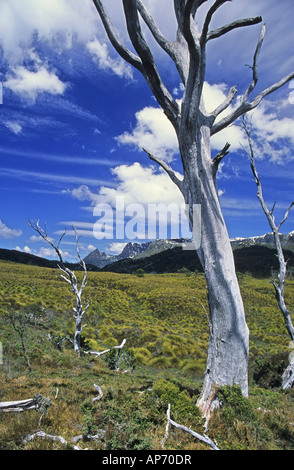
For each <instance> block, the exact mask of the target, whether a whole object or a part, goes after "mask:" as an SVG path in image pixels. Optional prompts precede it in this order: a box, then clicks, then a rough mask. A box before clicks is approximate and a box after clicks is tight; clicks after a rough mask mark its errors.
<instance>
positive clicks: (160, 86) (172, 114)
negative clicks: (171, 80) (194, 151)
mask: <svg viewBox="0 0 294 470" xmlns="http://www.w3.org/2000/svg"><path fill="white" fill-rule="evenodd" d="M123 6H124V12H125V17H126V22H127V28H128V33H129V37H130V39H131V41H132V44H133V46H134V48H135V50H136V52H137V54H138V55H139V57H140V59H141V61H142V64H143V68H142V70H141V72H142V74H143V76H144V78H145V79H146V81H147V83H148V85H149V87H150V89H151V91H152V93H153V94H154V96H155V98H156V99H157V101H158V103H159V105H160V106H161V107H162V109H163V111H164V113H165V114H166V115H167V117H168V118H169V120H170V121H171V123H172V124H173V126H174V127H176V126H177V120H178V117H179V114H180V110H179V106H178V104H177V102H176V101H175V100H174V98H173V97H172V95H171V94H170V92H169V91H168V89H167V88H166V86H165V85H164V83H163V81H162V79H161V77H160V74H159V72H158V69H157V65H156V63H155V61H154V58H153V55H152V53H151V50H150V49H149V47H148V45H147V43H146V41H145V39H144V36H143V34H142V30H141V26H140V22H139V16H138V10H137V1H136V0H123Z"/></svg>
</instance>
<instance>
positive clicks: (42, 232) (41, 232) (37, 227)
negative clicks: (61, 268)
mask: <svg viewBox="0 0 294 470" xmlns="http://www.w3.org/2000/svg"><path fill="white" fill-rule="evenodd" d="M28 224H29V226H30V227H31V228H32V229H33V230H35V231H36V232H37V233H38V234H39V235H40V237H42V238H43V240H45V241H46V242H47V243H49V245H51V246H52V248H53V249H54V250H55V252H56V253H57V256H58V258H59V260H60V263H61V265H64V261H63V258H62V253H61V250H60V249H59V245H60V243H61V240H62V239H63V237H64V236H65V234H66V230H65V231H64V232H63V234H62V235H61V237H60V238H59V241H58V244H57V246H56V245H54V243H53V242H52V241H51V240H50V238H49V237H48V235H47V232H46V229H43V228H42V227H41V226H40V222H39V220H35V221H31V220H28ZM45 227H46V226H45Z"/></svg>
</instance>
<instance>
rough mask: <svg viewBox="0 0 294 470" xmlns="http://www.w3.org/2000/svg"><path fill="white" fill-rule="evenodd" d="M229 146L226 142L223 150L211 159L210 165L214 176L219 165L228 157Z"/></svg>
mask: <svg viewBox="0 0 294 470" xmlns="http://www.w3.org/2000/svg"><path fill="white" fill-rule="evenodd" d="M230 146H231V144H229V143H228V142H227V143H226V145H225V146H224V148H223V149H222V150H221V151H220V152H219V153H218V154H217V155H216V156H215V157H214V158H213V159H212V164H213V166H214V172H215V174H216V172H217V170H218V167H219V164H220V162H221V161H222V159H223V158H225V157H226V156H227V155H228V153H229V148H230Z"/></svg>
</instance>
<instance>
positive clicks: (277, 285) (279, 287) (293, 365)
mask: <svg viewBox="0 0 294 470" xmlns="http://www.w3.org/2000/svg"><path fill="white" fill-rule="evenodd" d="M242 127H243V129H244V131H245V133H246V135H247V139H248V144H249V152H247V151H246V150H245V151H246V153H247V155H248V156H249V157H250V163H251V170H252V173H253V176H254V180H255V183H256V186H257V197H258V200H259V202H260V205H261V207H262V210H263V212H264V214H265V216H266V218H267V220H268V223H269V226H270V228H271V230H272V233H273V236H274V242H275V247H276V251H277V258H278V261H279V273H278V282H276V280H275V279H272V283H273V286H274V289H275V295H276V299H277V302H278V306H279V308H280V310H281V312H282V314H283V318H284V321H285V326H286V329H287V332H288V334H289V336H290V338H291V341H292V344H293V341H294V326H293V323H292V319H291V314H290V312H289V310H288V307H287V305H286V302H285V281H286V275H287V261H286V260H285V257H284V253H283V248H282V243H281V239H280V229H281V227H282V225H283V224H284V223H285V222H286V220H287V218H288V215H289V212H290V210H291V208H292V207H293V206H294V201H292V202H291V204H290V205H289V207H288V209H287V210H286V213H285V215H284V217H283V219H282V220H281V222H280V223H279V224H278V225H277V224H276V221H275V216H274V209H275V205H276V203H275V204H274V205H273V207H272V209H271V210H270V209H269V208H268V206H267V204H266V202H265V200H264V196H263V191H262V184H261V180H260V177H259V175H258V172H257V169H256V164H255V154H254V146H253V139H252V128H251V126H249V125H248V124H247V122H246V119H245V116H243V123H242ZM292 344H291V345H292ZM292 356H293V354H292V355H291V354H290V363H289V365H288V367H287V369H286V370H285V372H284V374H283V383H282V387H283V388H284V389H286V388H291V387H292V386H293V383H294V361H293V357H292Z"/></svg>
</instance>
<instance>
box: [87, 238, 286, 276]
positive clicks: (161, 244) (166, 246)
mask: <svg viewBox="0 0 294 470" xmlns="http://www.w3.org/2000/svg"><path fill="white" fill-rule="evenodd" d="M280 239H281V242H282V246H283V248H285V249H289V250H293V251H294V231H293V232H290V233H289V234H280ZM231 244H232V247H233V249H234V250H235V249H240V248H244V247H249V246H265V247H268V248H274V237H273V234H272V233H267V234H265V235H261V236H256V237H247V238H240V237H239V238H233V239H231ZM176 247H177V248H181V249H183V248H185V249H184V250H183V251H186V250H187V251H194V247H193V243H192V240H190V239H186V238H178V239H163V240H160V239H159V240H153V241H151V242H144V243H137V242H129V243H127V244H126V245H125V247H124V249H123V250H122V252H121V253H120V254H118V255H109V254H106V253H104V252H101V251H99V250H98V248H96V249H95V250H94V251H92V252H91V253H89V254H88V255H87V256H86V257H85V258H84V261H85V263H86V264H91V265H94V266H97V267H98V268H104V267H105V266H108V265H110V264H112V263H115V262H117V261H121V260H125V259H132V260H139V259H144V258H146V257H150V256H153V255H157V254H159V253H161V252H163V251H166V250H170V249H173V248H176Z"/></svg>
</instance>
